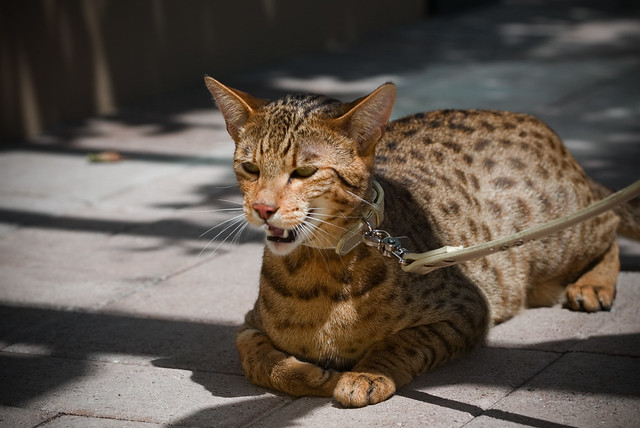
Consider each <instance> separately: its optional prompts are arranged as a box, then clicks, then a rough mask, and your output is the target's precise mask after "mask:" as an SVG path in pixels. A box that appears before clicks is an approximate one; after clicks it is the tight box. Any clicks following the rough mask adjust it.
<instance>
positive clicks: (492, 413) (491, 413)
mask: <svg viewBox="0 0 640 428" xmlns="http://www.w3.org/2000/svg"><path fill="white" fill-rule="evenodd" d="M508 349H514V348H508ZM515 349H518V350H525V351H531V350H530V349H522V348H515ZM537 352H541V351H537ZM542 352H548V353H549V354H555V355H556V356H557V357H556V358H554V359H552V360H550V361H549V363H548V364H546V365H544V366H543V367H542V368H541V369H540V370H538V371H536V372H534V373H533V374H532V375H531V376H529V377H527V378H526V379H525V380H523V381H522V382H521V383H520V384H519V385H516V386H514V387H513V388H511V390H510V391H509V392H508V393H507V394H505V395H504V396H502V398H500V399H499V400H496V401H495V402H494V403H493V404H492V405H491V406H489V407H488V408H486V409H483V410H482V412H481V413H480V414H479V415H476V416H474V417H473V418H472V419H471V420H469V422H467V423H465V424H464V425H462V426H463V427H464V426H466V425H468V424H469V423H471V422H472V421H474V420H475V419H477V418H479V417H482V416H487V417H489V418H492V419H496V416H498V415H501V416H502V417H501V418H500V417H498V418H497V419H501V420H504V421H511V422H517V420H518V419H519V418H522V419H521V422H520V423H524V420H525V419H527V420H528V421H529V422H530V423H531V422H537V424H538V425H531V426H545V427H546V426H547V425H539V424H541V423H542V424H546V423H548V424H549V427H566V425H559V424H555V423H553V422H548V421H544V420H541V419H536V418H530V417H528V416H524V415H518V414H514V413H511V412H505V411H503V410H499V409H495V406H496V405H497V404H498V403H500V402H502V401H503V400H504V399H506V398H507V397H509V396H511V395H512V394H513V393H514V392H516V391H518V390H520V389H521V388H522V387H523V386H524V385H526V384H527V383H529V382H530V381H531V380H532V379H534V378H535V377H536V376H538V375H539V374H540V373H542V372H544V371H545V370H547V369H548V368H549V367H551V366H552V365H553V364H555V363H556V362H558V361H559V360H560V359H561V358H562V357H564V356H565V355H566V354H567V353H568V352H552V351H542ZM507 414H508V415H507ZM511 415H513V416H511ZM514 419H515V420H514Z"/></svg>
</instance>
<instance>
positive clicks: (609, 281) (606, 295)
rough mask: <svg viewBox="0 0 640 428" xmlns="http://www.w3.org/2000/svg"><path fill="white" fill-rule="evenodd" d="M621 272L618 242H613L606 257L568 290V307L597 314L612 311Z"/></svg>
mask: <svg viewBox="0 0 640 428" xmlns="http://www.w3.org/2000/svg"><path fill="white" fill-rule="evenodd" d="M619 272H620V258H619V249H618V241H616V240H615V239H614V240H613V242H612V244H611V246H610V247H609V249H608V250H607V251H606V252H605V253H604V255H603V256H602V257H601V258H600V260H598V261H597V263H596V264H595V265H593V266H592V267H591V268H590V269H589V270H587V271H586V272H585V273H584V274H583V275H582V276H581V277H580V278H578V280H577V281H576V282H574V283H572V284H569V285H568V286H567V289H566V295H567V305H568V306H569V307H570V308H571V309H573V310H576V311H577V310H584V311H587V312H596V311H600V310H604V311H608V310H610V309H611V305H612V304H613V299H614V298H615V295H616V281H617V279H618V273H619Z"/></svg>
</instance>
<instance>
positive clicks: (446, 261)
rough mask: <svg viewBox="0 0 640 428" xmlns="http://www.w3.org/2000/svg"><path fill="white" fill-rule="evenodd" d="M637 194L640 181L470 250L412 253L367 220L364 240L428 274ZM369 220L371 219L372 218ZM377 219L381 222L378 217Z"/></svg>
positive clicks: (543, 233) (587, 216) (549, 230)
mask: <svg viewBox="0 0 640 428" xmlns="http://www.w3.org/2000/svg"><path fill="white" fill-rule="evenodd" d="M376 190H377V191H378V195H377V198H376V199H377V200H376V204H375V205H377V206H382V205H383V204H382V198H383V195H382V194H380V192H381V191H382V189H381V188H380V185H379V184H378V183H376ZM638 195H640V180H638V181H636V182H635V183H633V184H631V185H630V186H628V187H625V188H624V189H622V190H620V191H619V192H616V193H614V194H612V195H609V196H607V197H606V198H604V199H602V200H601V201H599V202H596V203H594V204H592V205H590V206H588V207H586V208H583V209H581V210H578V211H576V212H575V213H573V214H569V215H566V216H564V217H560V218H558V219H555V220H552V221H550V222H548V223H544V224H541V225H539V226H535V227H532V228H530V229H527V230H523V231H522V232H518V233H514V234H512V235H509V236H506V237H504V238H501V239H495V240H493V241H490V242H486V243H484V244H478V245H474V246H472V247H468V248H464V247H450V246H445V247H442V248H438V249H436V250H432V251H427V252H426V253H410V252H409V251H408V250H406V249H405V248H402V246H401V245H400V239H399V238H396V237H393V236H391V235H389V233H388V232H386V231H384V230H378V229H375V227H376V226H377V225H379V224H380V222H381V221H380V222H376V223H377V225H376V226H372V225H371V224H370V222H369V221H368V220H367V219H365V220H364V224H365V227H366V229H367V230H366V231H365V232H364V234H363V237H362V239H363V241H364V242H365V243H366V244H367V245H370V246H373V247H377V248H378V249H379V250H380V252H381V253H382V254H384V255H385V256H387V257H395V258H397V259H398V262H399V263H400V265H401V267H402V269H403V270H404V271H405V272H413V273H418V274H426V273H429V272H431V271H433V270H435V269H439V268H443V267H447V266H451V265H455V264H458V263H463V262H466V261H469V260H473V259H477V258H480V257H484V256H488V255H489V254H493V253H497V252H499V251H506V250H508V249H509V248H513V247H519V246H521V245H523V244H525V243H526V242H529V241H533V240H535V239H540V238H542V237H544V236H547V235H551V234H553V233H555V232H558V231H560V230H562V229H566V228H568V227H571V226H573V225H575V224H577V223H580V222H582V221H585V220H587V219H590V218H592V217H595V216H597V215H599V214H602V213H604V212H605V211H608V210H610V209H612V208H613V207H615V206H616V205H619V204H622V203H624V202H626V201H628V200H630V199H633V198H634V197H636V196H638ZM381 216H382V214H380V216H379V217H381ZM368 217H369V218H371V216H368ZM378 220H380V219H379V218H378ZM359 230H360V228H359ZM336 251H338V249H336Z"/></svg>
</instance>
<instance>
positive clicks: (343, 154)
mask: <svg viewBox="0 0 640 428" xmlns="http://www.w3.org/2000/svg"><path fill="white" fill-rule="evenodd" d="M205 82H206V85H207V87H208V89H209V91H210V92H211V94H212V95H213V97H214V98H215V100H216V102H217V104H218V106H219V108H220V110H221V112H222V114H223V116H224V119H225V121H226V126H227V130H228V132H229V134H230V135H231V137H232V138H233V140H234V141H235V155H234V165H233V168H234V171H235V173H236V176H237V179H238V183H239V186H240V189H241V191H242V193H243V195H244V205H243V206H244V208H243V209H244V214H245V215H246V219H247V221H248V222H249V223H250V224H251V225H254V226H256V227H261V228H263V229H264V231H265V235H266V247H265V250H264V256H263V262H262V269H261V272H260V291H259V296H258V299H257V301H256V303H255V306H254V308H253V309H252V310H250V311H249V312H248V313H247V315H246V318H245V323H244V325H243V326H242V327H241V328H240V330H239V333H238V335H237V348H238V352H239V356H240V361H241V363H242V367H243V368H244V371H245V373H246V376H247V377H248V378H249V379H250V380H251V382H253V383H255V384H257V385H261V386H265V387H269V388H273V389H276V390H279V391H284V392H286V393H289V394H292V395H296V396H301V395H315V396H333V397H334V398H335V399H336V400H337V401H338V402H340V403H341V404H342V405H344V406H347V407H361V406H365V405H368V404H374V403H378V402H380V401H383V400H386V399H387V398H389V397H390V396H392V395H393V394H394V392H395V391H396V389H397V388H399V387H401V386H402V385H405V384H407V383H408V382H409V381H411V380H412V379H413V378H414V377H415V376H416V375H418V374H420V373H422V372H424V371H426V370H428V369H430V368H432V367H435V366H437V365H439V364H442V363H444V362H446V361H449V360H452V359H455V358H459V357H461V356H462V355H464V354H465V353H467V352H468V351H469V350H470V349H472V348H474V347H476V346H478V345H480V344H482V343H483V339H484V338H485V335H486V333H487V330H488V329H489V327H490V326H491V325H493V324H494V323H498V322H501V321H504V320H506V319H508V318H510V317H513V316H514V315H516V314H517V313H518V312H520V311H522V310H523V309H524V308H526V307H531V306H541V305H552V304H554V303H556V302H559V301H560V300H561V299H562V298H563V296H565V297H564V298H565V299H566V302H567V305H568V306H569V307H570V308H572V309H576V310H585V311H599V310H608V309H609V308H610V307H611V305H612V302H613V299H614V296H615V284H616V278H617V275H618V271H619V260H618V244H617V242H616V230H617V229H618V227H619V225H618V224H619V218H620V216H619V215H617V214H615V213H613V212H608V213H605V214H602V215H600V216H598V217H596V218H594V219H592V220H589V221H586V222H583V223H581V224H579V225H577V226H574V227H572V228H570V229H567V230H565V231H563V232H560V233H557V234H556V235H553V236H549V237H547V238H544V239H540V240H538V241H534V242H531V243H528V244H527V245H525V246H523V247H519V248H513V249H511V250H509V251H504V252H501V253H497V254H494V255H491V256H487V257H484V258H481V259H478V260H475V261H471V262H467V263H464V264H462V265H458V266H451V267H447V268H444V269H440V270H437V271H434V272H431V273H429V274H427V275H416V274H411V273H405V272H403V271H402V270H401V269H400V267H399V265H398V263H397V261H394V260H393V259H391V258H387V257H384V256H383V255H382V254H380V252H379V251H378V250H377V249H376V248H372V247H370V246H367V245H357V244H358V243H359V242H360V241H359V238H357V239H356V242H355V244H354V243H353V242H352V244H351V245H350V247H347V248H346V249H345V248H344V246H343V245H342V242H343V241H344V237H345V235H346V234H349V233H351V234H352V235H353V233H352V232H353V231H354V230H355V231H356V232H359V231H360V229H361V228H362V224H363V217H365V218H369V219H370V220H371V221H373V222H374V223H375V218H373V216H371V215H370V214H371V212H372V211H375V210H373V209H372V205H373V203H374V202H375V201H374V200H375V199H376V198H378V196H379V194H382V193H384V195H385V197H384V202H383V203H384V220H383V221H382V223H381V224H375V225H373V226H376V227H379V228H380V229H384V230H386V231H388V232H389V233H391V234H392V235H393V236H406V238H405V239H404V240H403V246H405V247H406V248H410V249H413V250H416V251H426V250H429V249H434V248H439V247H441V246H443V245H463V246H470V245H474V244H477V243H481V242H484V241H487V240H491V239H495V238H499V237H502V236H506V235H508V234H511V233H514V232H517V231H521V230H523V229H526V228H528V227H531V226H534V225H537V224H540V223H543V222H546V221H548V220H550V219H554V218H556V217H559V216H561V215H563V214H566V213H568V212H572V211H575V210H577V209H579V208H582V207H585V206H587V205H589V204H591V203H593V202H594V201H595V200H596V195H597V196H602V195H604V194H606V193H607V192H608V191H607V190H606V189H604V188H603V187H602V186H599V185H597V184H596V183H594V182H592V181H590V180H589V179H588V178H587V176H586V175H585V173H584V172H583V170H582V169H581V168H580V166H579V165H578V164H577V162H576V161H575V160H574V158H573V157H572V156H571V155H570V154H569V153H568V151H567V149H566V148H565V146H564V145H563V144H562V142H561V141H560V139H559V138H558V136H557V135H556V134H555V133H554V132H553V131H551V130H550V129H549V128H548V127H547V126H546V125H544V124H543V123H542V122H541V121H540V120H538V119H536V118H534V117H531V116H528V115H526V114H518V113H509V112H499V111H482V110H442V111H435V112H430V113H419V114H415V115H413V116H408V117H404V118H402V119H399V120H396V121H393V122H390V123H388V120H389V116H390V114H391V110H392V106H393V103H394V100H395V96H396V89H395V86H394V85H393V84H391V83H387V84H384V85H382V86H380V87H379V88H378V89H376V90H375V91H373V92H372V93H371V94H369V95H367V96H365V97H363V98H360V99H357V100H355V101H353V102H350V103H342V102H340V101H337V100H334V99H331V98H328V97H325V96H320V95H291V96H286V97H284V98H281V99H277V100H275V101H269V100H264V99H259V98H255V97H253V96H251V95H249V94H246V93H244V92H241V91H239V90H236V89H232V88H228V87H226V86H224V85H222V84H221V83H219V82H218V81H216V80H214V79H212V78H210V77H206V78H205ZM377 186H379V188H380V189H381V191H376V188H377ZM623 211H624V212H623V213H622V214H624V216H623V218H626V220H625V221H624V222H623V223H624V224H623V225H622V226H624V231H625V232H626V233H627V234H628V235H630V236H633V237H635V238H639V237H640V228H639V227H638V221H637V219H638V214H637V213H638V210H637V209H636V211H635V212H632V211H630V210H629V207H628V206H627V207H626V208H624V210H623ZM351 241H353V240H351ZM337 246H340V251H337V252H336V247H337Z"/></svg>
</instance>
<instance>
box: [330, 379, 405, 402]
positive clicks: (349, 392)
mask: <svg viewBox="0 0 640 428" xmlns="http://www.w3.org/2000/svg"><path fill="white" fill-rule="evenodd" d="M395 392H396V385H395V383H394V381H393V379H391V378H390V377H388V376H385V375H381V374H371V373H357V372H346V373H343V374H342V376H341V377H340V380H338V385H337V386H336V389H335V390H334V391H333V397H334V398H335V399H336V400H338V401H339V402H340V404H342V405H343V406H345V407H364V406H367V405H369V404H376V403H379V402H381V401H384V400H386V399H387V398H389V397H391V396H392V395H393V394H394V393H395Z"/></svg>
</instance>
